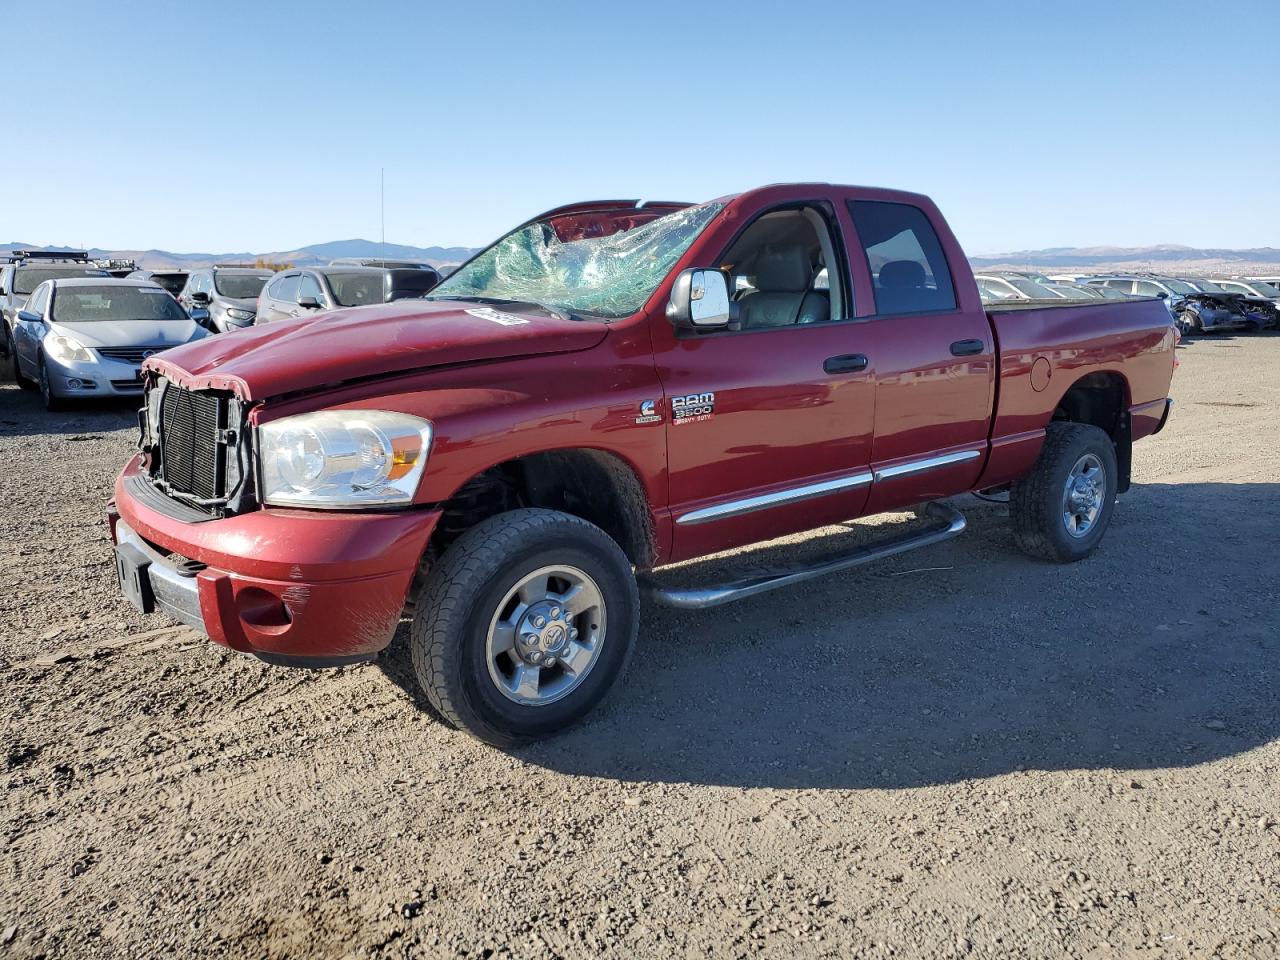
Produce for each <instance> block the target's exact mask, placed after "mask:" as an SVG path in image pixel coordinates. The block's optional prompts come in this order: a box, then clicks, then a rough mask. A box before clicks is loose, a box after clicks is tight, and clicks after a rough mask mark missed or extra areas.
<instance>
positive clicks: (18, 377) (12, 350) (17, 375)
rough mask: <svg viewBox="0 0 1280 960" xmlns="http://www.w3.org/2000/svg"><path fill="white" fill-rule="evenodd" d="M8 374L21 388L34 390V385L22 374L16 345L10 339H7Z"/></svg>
mask: <svg viewBox="0 0 1280 960" xmlns="http://www.w3.org/2000/svg"><path fill="white" fill-rule="evenodd" d="M9 374H10V376H12V377H13V382H14V383H16V384H17V385H18V386H19V387H21V388H22V389H23V390H34V389H35V388H36V385H35V384H34V383H32V382H31V381H30V380H28V379H27V378H26V377H24V376H23V375H22V367H21V366H19V365H18V347H17V345H16V344H15V343H14V342H13V340H12V339H10V340H9Z"/></svg>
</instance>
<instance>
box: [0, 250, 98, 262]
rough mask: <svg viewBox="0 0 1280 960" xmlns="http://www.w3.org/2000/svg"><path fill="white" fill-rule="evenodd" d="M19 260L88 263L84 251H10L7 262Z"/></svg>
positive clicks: (87, 255)
mask: <svg viewBox="0 0 1280 960" xmlns="http://www.w3.org/2000/svg"><path fill="white" fill-rule="evenodd" d="M20 260H74V261H75V262H77V263H89V262H90V260H89V253H88V251H86V250H10V251H9V262H10V263H17V262H18V261H20Z"/></svg>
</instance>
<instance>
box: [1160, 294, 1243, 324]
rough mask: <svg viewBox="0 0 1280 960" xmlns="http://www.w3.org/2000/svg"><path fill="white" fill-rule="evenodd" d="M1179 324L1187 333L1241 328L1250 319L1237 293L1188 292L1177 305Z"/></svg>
mask: <svg viewBox="0 0 1280 960" xmlns="http://www.w3.org/2000/svg"><path fill="white" fill-rule="evenodd" d="M1175 310H1176V314H1177V316H1178V319H1179V326H1180V327H1182V328H1183V330H1184V332H1186V333H1199V332H1207V331H1211V330H1240V329H1243V328H1245V327H1247V326H1249V324H1250V321H1249V317H1248V315H1247V314H1246V313H1245V310H1244V307H1243V306H1242V305H1241V303H1240V297H1239V296H1237V295H1236V294H1222V293H1199V292H1197V293H1188V294H1185V295H1184V296H1183V297H1182V299H1181V300H1179V301H1178V303H1177V305H1176V308H1175Z"/></svg>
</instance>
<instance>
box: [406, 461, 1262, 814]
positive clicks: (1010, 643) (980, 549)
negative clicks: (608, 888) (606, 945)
mask: <svg viewBox="0 0 1280 960" xmlns="http://www.w3.org/2000/svg"><path fill="white" fill-rule="evenodd" d="M956 503H957V505H959V506H960V507H961V508H962V509H963V510H964V511H965V513H966V514H967V515H968V517H969V520H970V528H969V530H968V531H967V532H966V533H965V534H964V535H963V536H962V537H960V538H958V539H956V540H953V541H950V542H948V543H945V544H942V545H940V546H937V547H934V548H931V549H929V550H924V551H921V552H919V553H914V554H906V555H903V556H900V557H896V558H893V559H892V560H889V561H886V562H884V563H883V564H881V565H880V566H877V567H867V568H861V569H859V570H855V571H853V572H851V573H847V574H843V575H839V574H838V575H835V576H832V577H830V578H827V579H823V580H817V581H813V582H811V583H810V584H808V585H806V586H804V587H798V588H793V589H791V590H782V591H779V592H776V593H773V594H769V595H763V596H759V597H754V598H751V599H749V600H745V601H743V602H741V603H739V604H735V605H731V606H727V607H723V608H720V609H717V610H710V611H705V612H701V613H692V612H682V611H673V610H667V609H664V608H659V607H655V606H652V605H646V606H645V608H644V610H643V619H642V624H641V629H640V640H639V643H638V646H637V650H636V654H635V656H634V658H633V661H632V666H631V669H630V671H629V673H628V675H627V677H626V678H625V679H624V681H623V682H622V683H621V684H620V686H619V688H618V690H617V691H616V692H615V694H614V696H613V698H612V699H611V700H610V701H609V702H608V703H607V704H606V706H605V707H604V708H603V709H602V710H600V711H597V713H596V714H594V715H593V716H591V717H589V718H588V719H587V720H586V721H585V722H584V723H583V724H582V725H581V726H579V727H577V728H575V729H573V730H571V731H569V732H567V733H566V734H564V735H562V736H560V737H557V738H555V739H553V740H550V741H546V742H544V743H540V744H536V745H533V746H531V747H527V748H523V749H521V750H519V751H516V755H518V756H519V757H521V758H522V759H523V760H525V761H526V762H529V763H532V764H536V765H538V766H541V767H545V768H547V769H551V770H556V771H560V772H563V773H571V774H581V775H586V776H593V777H609V778H614V779H619V780H628V781H656V782H667V783H701V784H716V785H726V786H737V787H800V788H830V787H835V788H844V789H849V788H855V789H856V788H863V787H875V788H899V787H917V786H925V785H929V784H941V783H954V782H958V781H963V780H968V779H972V778H979V777H990V776H996V775H1000V774H1007V773H1010V772H1013V771H1018V770H1023V769H1044V770H1063V769H1080V768H1083V769H1107V768H1121V769H1134V768H1136V769H1154V768H1161V767H1182V766H1190V765H1194V764H1198V763H1203V762H1206V761H1209V760H1213V759H1217V758H1220V757H1224V756H1229V755H1234V754H1239V753H1243V752H1245V751H1247V750H1249V749H1251V748H1253V747H1255V746H1258V745H1260V744H1263V743H1267V742H1269V741H1271V740H1272V739H1274V738H1276V737H1277V736H1280V698H1277V697H1276V694H1275V689H1276V686H1275V680H1276V674H1277V664H1280V629H1278V627H1280V614H1278V613H1277V611H1280V604H1278V603H1277V599H1278V598H1277V578H1276V577H1275V560H1274V553H1273V552H1272V551H1273V550H1274V545H1273V542H1272V541H1273V539H1274V538H1273V537H1266V536H1264V535H1263V534H1264V532H1265V531H1266V530H1270V531H1272V532H1274V531H1276V530H1278V529H1280V484H1177V485H1170V484H1149V485H1135V487H1134V489H1133V490H1132V491H1131V492H1130V493H1129V494H1128V495H1126V496H1125V497H1124V498H1123V499H1122V501H1121V504H1120V507H1119V509H1118V511H1117V513H1116V516H1115V520H1114V522H1113V525H1112V527H1111V530H1110V531H1109V534H1108V537H1107V538H1106V540H1105V541H1104V543H1103V545H1102V547H1101V548H1100V549H1099V551H1098V553H1097V554H1096V555H1095V556H1094V557H1092V558H1090V559H1089V560H1087V561H1085V562H1082V563H1077V564H1072V565H1067V566H1060V565H1057V564H1049V563H1043V562H1037V561H1034V560H1031V559H1029V558H1027V557H1025V556H1024V555H1022V554H1021V553H1019V552H1018V551H1017V549H1016V548H1015V547H1014V545H1013V543H1012V542H1011V540H1010V536H1009V532H1008V521H1007V508H1006V507H1003V506H1001V505H996V504H990V503H985V502H982V501H979V500H977V499H975V498H972V497H964V498H959V499H958V500H957V501H956ZM1174 511H1176V513H1177V515H1178V516H1180V517H1182V518H1184V519H1183V520H1181V521H1180V522H1179V525H1178V528H1177V529H1171V526H1170V521H1169V516H1170V514H1171V512H1174ZM1185 518H1196V519H1194V520H1188V519H1185ZM851 526H854V527H859V528H863V529H862V530H860V531H853V530H848V529H843V528H836V529H835V530H832V529H828V531H825V532H824V533H823V534H822V535H821V536H818V537H815V538H812V539H811V540H809V541H807V542H806V543H805V544H801V545H799V546H796V545H787V546H783V547H773V548H770V549H768V550H764V551H756V552H755V555H756V558H758V559H759V560H760V561H761V562H770V561H772V562H775V563H776V562H777V561H778V559H779V556H780V555H781V556H783V557H787V556H791V557H794V555H795V554H797V553H804V552H810V551H829V550H831V549H832V548H833V547H836V546H840V545H845V543H846V541H849V540H855V539H859V538H860V537H863V536H864V534H865V532H866V531H865V525H864V524H854V525H851ZM740 560H741V558H738V562H740ZM730 562H731V561H728V560H724V559H721V560H715V561H711V562H708V563H704V564H701V565H699V570H698V574H699V577H700V578H701V577H705V578H707V579H714V578H715V577H716V576H717V575H719V576H724V575H725V572H726V568H727V567H728V565H729V563H730ZM402 632H403V631H402ZM383 668H384V670H386V671H387V674H388V676H389V677H391V679H392V680H393V681H395V682H396V683H398V684H400V685H401V686H404V687H405V688H406V689H410V690H414V691H415V692H414V694H413V695H414V696H415V698H416V697H418V695H417V694H416V685H415V684H414V682H413V671H412V669H411V667H408V658H407V655H406V653H405V652H404V649H403V644H400V645H399V646H398V648H397V649H396V650H395V651H393V652H392V654H391V655H390V656H389V657H388V658H387V660H386V662H385V663H384V666H383Z"/></svg>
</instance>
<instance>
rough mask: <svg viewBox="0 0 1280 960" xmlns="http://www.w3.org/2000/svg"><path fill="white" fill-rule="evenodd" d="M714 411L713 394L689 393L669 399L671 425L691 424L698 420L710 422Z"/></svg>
mask: <svg viewBox="0 0 1280 960" xmlns="http://www.w3.org/2000/svg"><path fill="white" fill-rule="evenodd" d="M715 410H716V395H715V394H714V393H691V394H689V395H688V396H684V397H672V398H671V423H672V425H676V424H681V423H693V422H695V421H698V420H710V419H711V415H712V414H713V413H715Z"/></svg>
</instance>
